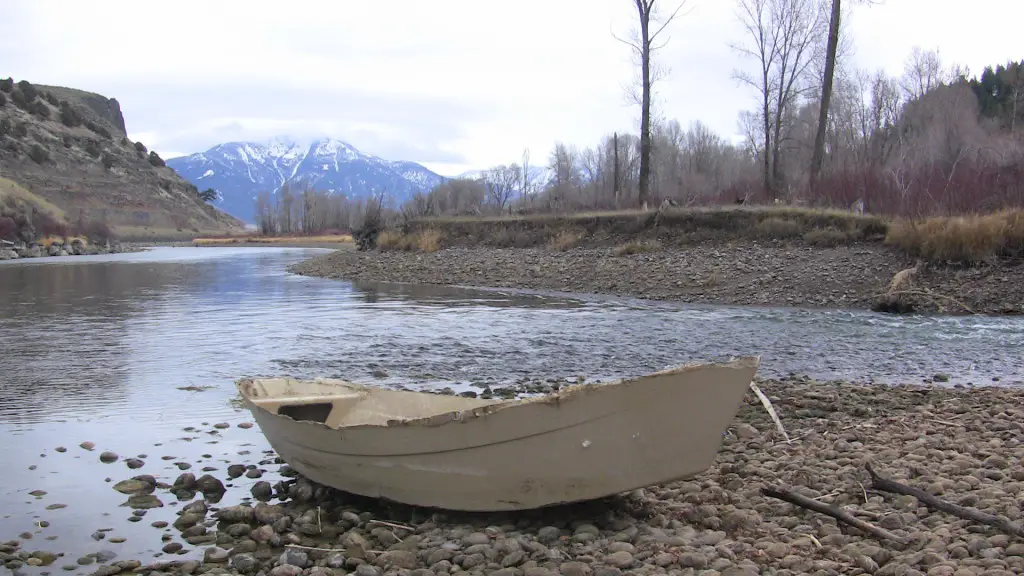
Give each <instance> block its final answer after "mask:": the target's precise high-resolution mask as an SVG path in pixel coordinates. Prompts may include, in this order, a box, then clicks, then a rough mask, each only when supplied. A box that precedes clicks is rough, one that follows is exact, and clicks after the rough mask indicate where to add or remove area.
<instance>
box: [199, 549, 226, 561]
mask: <svg viewBox="0 0 1024 576" xmlns="http://www.w3.org/2000/svg"><path fill="white" fill-rule="evenodd" d="M229 556H230V553H229V552H228V551H227V550H225V549H223V548H220V547H219V546H213V547H211V548H207V549H206V550H205V551H204V552H203V561H204V562H207V563H214V564H219V563H223V562H227V561H228V557H229Z"/></svg>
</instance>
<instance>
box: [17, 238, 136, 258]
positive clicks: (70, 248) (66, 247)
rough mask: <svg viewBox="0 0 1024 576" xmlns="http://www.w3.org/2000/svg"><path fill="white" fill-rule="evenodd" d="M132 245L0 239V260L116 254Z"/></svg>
mask: <svg viewBox="0 0 1024 576" xmlns="http://www.w3.org/2000/svg"><path fill="white" fill-rule="evenodd" d="M134 250H135V249H134V248H132V247H124V246H122V245H121V243H120V242H116V241H115V242H109V241H108V242H105V243H104V244H102V245H100V244H88V243H86V242H85V241H83V240H81V239H79V238H74V239H72V240H70V241H68V242H67V243H65V241H64V240H61V239H57V240H54V241H53V242H50V243H48V244H45V245H44V244H40V243H37V242H30V243H25V242H21V241H18V242H8V241H0V260H17V259H19V258H41V257H44V256H86V255H91V254H116V253H119V252H129V251H134Z"/></svg>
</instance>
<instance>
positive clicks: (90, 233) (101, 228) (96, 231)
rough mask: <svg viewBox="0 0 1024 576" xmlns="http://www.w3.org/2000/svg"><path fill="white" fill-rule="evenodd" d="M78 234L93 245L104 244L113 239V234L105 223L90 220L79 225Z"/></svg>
mask: <svg viewBox="0 0 1024 576" xmlns="http://www.w3.org/2000/svg"><path fill="white" fill-rule="evenodd" d="M78 233H79V234H81V235H83V236H85V237H86V238H88V239H89V241H90V242H92V243H93V244H102V243H106V241H107V240H110V239H113V238H114V232H113V231H112V230H111V229H110V226H107V224H106V222H100V221H98V220H92V221H90V222H87V223H85V224H79V226H78Z"/></svg>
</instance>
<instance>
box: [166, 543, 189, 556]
mask: <svg viewBox="0 0 1024 576" xmlns="http://www.w3.org/2000/svg"><path fill="white" fill-rule="evenodd" d="M182 548H184V546H183V545H182V544H181V543H180V542H171V543H169V544H165V545H164V547H163V548H162V550H163V551H164V552H166V553H167V554H176V553H177V552H178V551H180V550H181V549H182Z"/></svg>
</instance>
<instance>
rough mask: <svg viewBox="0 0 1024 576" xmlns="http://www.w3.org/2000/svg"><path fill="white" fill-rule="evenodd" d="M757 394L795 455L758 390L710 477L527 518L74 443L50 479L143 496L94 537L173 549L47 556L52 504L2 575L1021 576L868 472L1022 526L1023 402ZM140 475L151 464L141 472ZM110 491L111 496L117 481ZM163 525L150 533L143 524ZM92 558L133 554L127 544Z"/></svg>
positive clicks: (863, 392) (822, 390)
mask: <svg viewBox="0 0 1024 576" xmlns="http://www.w3.org/2000/svg"><path fill="white" fill-rule="evenodd" d="M757 382H758V386H759V387H760V388H761V390H762V391H763V392H764V393H765V394H766V395H767V396H768V397H769V398H770V399H771V402H772V404H773V406H774V409H775V410H776V412H777V413H778V416H779V418H780V420H781V422H782V424H783V426H784V427H785V429H786V432H787V434H788V436H789V441H787V440H786V438H784V437H783V436H782V435H781V433H780V432H778V431H777V430H776V428H775V425H774V424H773V422H772V420H771V419H770V417H769V416H768V414H767V413H766V411H765V410H764V408H763V407H762V406H761V404H760V402H759V400H758V399H757V397H756V396H755V395H754V394H753V393H750V392H748V393H747V395H746V396H745V398H744V400H743V402H742V403H741V405H740V407H739V411H738V414H737V416H736V417H735V419H734V420H733V421H732V423H731V424H730V426H729V429H728V431H727V433H726V434H725V436H724V437H723V442H722V446H721V448H720V449H719V451H718V453H717V455H716V457H715V460H714V462H713V463H712V465H711V466H710V467H709V468H708V469H707V470H705V471H703V472H701V473H699V474H697V475H696V476H694V477H692V478H689V479H685V480H682V481H677V482H669V483H665V484H663V485H656V486H650V487H645V488H641V489H638V490H635V491H634V492H632V493H629V494H621V495H617V496H613V497H609V498H605V499H601V500H596V501H589V502H582V503H576V504H569V505H562V506H556V507H552V508H548V509H540V510H532V511H525V512H511V513H510V512H503V513H462V512H454V511H445V510H433V509H424V508H419V507H412V506H407V505H401V504H395V503H387V502H382V501H378V500H374V499H370V498H365V497H360V496H355V495H351V494H344V493H340V492H337V491H335V490H332V489H329V488H326V487H322V486H319V485H317V484H315V483H313V482H311V481H309V480H307V479H305V478H302V477H300V476H299V475H297V474H296V473H295V472H294V470H291V469H290V468H289V467H288V466H287V464H285V463H284V462H283V461H282V460H280V459H279V458H277V457H276V455H275V454H274V453H273V452H263V451H255V452H254V453H252V454H251V455H242V454H248V453H243V452H237V453H236V451H237V450H238V448H237V446H234V445H231V446H225V447H223V448H214V447H210V446H206V447H202V448H197V449H196V450H194V451H190V452H195V454H192V455H191V456H190V457H188V462H185V459H184V458H180V457H179V458H176V459H175V462H176V463H183V465H188V466H193V465H194V466H196V467H198V466H199V465H202V462H204V458H205V457H204V458H200V457H199V456H198V452H202V451H208V452H211V453H212V454H211V455H212V456H213V459H217V460H220V459H223V461H224V462H225V463H228V462H230V463H231V464H230V466H228V467H227V468H226V471H225V468H224V467H222V466H220V465H219V464H218V466H216V467H213V468H212V469H210V470H208V471H204V472H199V471H197V470H196V471H195V472H194V473H193V470H187V471H183V470H180V469H178V468H181V466H175V463H172V462H171V461H166V462H161V460H160V459H158V457H157V455H158V454H159V453H160V452H159V451H157V449H155V448H154V454H153V456H152V457H149V456H141V455H140V456H139V457H138V458H123V459H120V460H118V461H117V462H115V463H103V462H104V460H103V458H104V456H103V454H110V453H111V452H114V453H124V450H123V447H120V446H116V445H109V446H108V445H104V446H95V447H92V446H90V447H88V448H87V450H88V451H86V452H83V451H81V450H80V449H79V448H78V447H75V446H69V447H68V448H67V453H64V449H63V448H58V449H54V448H50V447H42V448H41V450H42V451H43V454H42V455H41V457H43V456H47V458H46V459H45V461H49V462H51V463H52V464H56V462H60V461H62V459H65V458H77V457H78V456H79V455H82V454H85V455H86V457H85V461H84V462H83V464H85V466H86V468H84V469H83V472H85V474H83V477H82V480H81V482H83V483H88V484H89V485H90V486H96V490H107V491H111V490H117V491H119V492H122V493H124V496H123V497H122V498H120V499H124V498H128V502H129V503H130V504H131V508H132V509H135V510H136V511H135V512H133V513H132V514H133V516H132V518H135V519H136V520H131V519H129V520H128V521H125V520H119V519H117V518H118V517H121V518H123V517H124V516H126V515H127V511H125V512H123V513H121V514H115V515H114V516H112V517H107V516H106V515H103V516H102V517H96V518H88V519H86V520H85V525H86V526H90V524H89V523H90V522H95V523H96V526H98V527H99V526H102V527H106V528H105V529H108V530H113V531H114V532H112V535H113V534H117V535H118V536H119V537H126V538H127V539H128V540H129V542H131V543H134V546H135V547H138V546H140V545H141V546H143V547H144V548H151V549H153V550H159V549H161V547H162V548H163V552H164V553H163V554H160V553H157V554H156V556H157V557H156V558H154V557H153V555H151V554H140V555H136V554H124V555H117V554H114V555H113V556H110V555H102V553H97V552H78V553H67V554H61V550H62V548H65V546H67V547H76V548H77V547H78V546H77V540H78V539H83V540H88V533H89V531H90V529H83V530H81V531H80V532H79V534H80V535H79V536H77V537H76V538H75V540H76V543H74V544H73V543H70V542H69V543H67V544H63V545H62V543H63V542H64V539H63V538H62V539H60V540H56V541H50V540H47V539H46V535H47V534H48V533H52V532H53V531H54V530H55V529H56V526H58V525H59V523H60V521H59V520H58V519H59V518H61V517H62V516H61V514H67V512H68V511H72V510H74V509H75V506H74V503H73V502H71V503H70V507H69V508H68V511H64V512H60V511H58V510H52V511H51V510H50V509H49V508H47V509H46V510H45V511H44V507H45V505H46V504H47V503H48V500H42V501H40V503H39V505H38V506H39V511H38V514H33V515H32V516H31V517H28V516H26V518H25V521H26V522H28V523H32V524H34V525H35V526H34V528H33V530H32V532H34V533H35V537H31V536H32V534H31V533H28V534H29V536H19V537H15V535H14V534H10V535H8V534H5V535H0V537H2V538H14V539H12V540H9V541H6V542H0V546H2V547H0V563H3V564H4V565H6V567H7V568H8V569H10V570H19V571H21V572H22V573H25V574H37V573H38V570H40V569H41V570H44V571H45V570H49V571H52V572H54V573H56V571H57V570H59V569H60V568H61V567H63V566H68V567H69V570H70V571H74V572H76V573H79V574H83V573H88V574H94V575H96V576H112V575H113V574H117V573H142V574H150V573H152V574H154V575H157V574H175V575H185V574H197V573H205V572H208V571H210V570H211V569H215V570H218V572H220V573H230V574H256V573H261V572H262V573H265V574H271V575H275V576H298V575H299V574H300V573H301V574H308V575H310V576H337V575H340V574H349V573H355V574H359V575H362V574H365V575H366V576H370V575H371V574H372V575H373V576H386V575H398V574H410V575H411V574H416V575H417V576H428V575H430V574H434V575H443V574H454V573H461V574H467V575H477V574H500V575H501V576H555V575H557V574H573V575H580V576H597V575H598V574H602V575H607V576H618V575H621V574H624V573H635V574H645V575H652V576H653V575H654V574H678V575H683V574H690V573H703V574H708V575H709V576H710V575H713V574H719V575H722V574H730V575H741V574H758V573H765V571H770V572H771V573H774V572H776V571H781V572H779V573H811V572H819V571H820V572H821V573H823V574H840V573H851V572H852V571H858V572H862V573H885V574H904V573H917V572H920V573H930V574H950V575H952V574H954V573H956V574H961V575H963V576H967V575H970V574H982V573H996V572H995V571H1000V570H1001V571H1007V572H1008V571H1015V572H1017V571H1021V570H1024V545H1022V544H1020V543H1019V542H1017V541H1016V540H1015V538H1014V537H1013V536H1010V535H1007V534H1005V533H1002V532H1000V531H999V530H997V529H993V528H991V527H987V526H984V525H982V524H979V523H977V522H973V521H967V520H961V519H958V518H956V517H954V516H952V515H949V514H945V513H942V512H938V511H934V510H931V509H929V508H928V507H927V506H926V505H925V504H924V503H922V502H920V501H918V500H916V499H915V498H913V497H909V496H899V495H894V494H890V493H886V492H882V491H879V490H874V489H872V483H871V479H870V477H869V475H868V474H867V472H866V466H867V465H868V464H869V463H870V464H871V466H872V467H873V468H874V469H875V470H876V471H877V472H878V473H879V474H881V475H883V476H885V477H888V478H891V479H893V480H896V481H899V482H901V483H904V484H907V485H910V486H913V487H917V488H920V489H922V490H925V491H927V492H928V493H930V494H933V495H936V496H938V497H939V498H942V499H945V500H947V501H950V502H956V503H960V504H961V505H964V506H970V507H974V508H977V509H978V510H981V511H984V512H986V513H989V514H1002V515H1005V516H1007V517H1008V518H1009V519H1010V521H1011V522H1017V523H1019V522H1021V519H1022V518H1021V512H1020V508H1019V505H1018V501H1017V495H1018V494H1019V492H1020V490H1021V482H1022V481H1024V468H1022V467H1021V465H1020V463H1019V462H1018V456H1019V452H1020V450H1021V447H1020V446H1021V445H1020V440H1019V437H1018V436H1019V433H1020V431H1021V430H1022V425H1021V423H1020V422H1021V421H1022V418H1021V417H1022V416H1024V392H1022V391H1020V390H1019V389H1013V388H1000V387H992V388H977V389H971V390H967V389H958V388H953V387H942V386H924V385H919V384H910V385H905V386H877V385H871V386H868V385H858V384H851V383H846V382H824V381H811V380H808V379H802V378H790V379H781V380H762V379H757ZM241 414H244V417H243V421H244V422H239V423H236V424H235V425H233V426H231V429H232V430H233V431H234V432H233V434H237V435H239V436H238V442H239V443H244V442H246V437H247V436H248V435H250V434H255V435H258V436H259V435H260V434H261V433H260V431H259V428H258V427H256V426H253V425H252V423H251V415H250V414H249V413H248V412H247V411H243V412H242V413H241ZM214 422H215V421H214V420H211V421H210V422H209V423H204V424H203V425H196V426H194V427H190V428H188V429H187V430H190V432H191V433H192V434H194V435H195V436H196V437H201V436H206V434H207V432H210V433H213V432H215V431H217V430H220V429H221V428H222V427H227V426H228V424H214ZM908 422H913V424H912V425H908ZM222 431H224V432H227V430H226V429H224V430H222ZM255 438H256V436H252V437H250V439H249V441H250V442H251V441H253V440H255ZM168 449H169V450H173V449H172V448H168ZM179 450H180V449H179ZM179 456H180V454H179ZM113 458H115V459H117V457H116V454H115V455H114V456H113ZM197 458H198V459H197ZM213 459H210V460H211V461H212V460H213ZM130 461H135V462H136V464H143V466H142V467H141V469H139V470H138V471H137V472H136V471H135V470H134V469H133V468H132V466H133V464H130V463H129V462H130ZM107 462H109V460H107ZM125 464H128V466H127V467H126V466H125ZM609 465H610V466H612V467H614V465H615V463H614V462H612V463H609ZM111 467H118V468H119V469H115V468H111ZM217 468H220V469H219V470H218V469H217ZM150 474H152V475H150ZM242 475H245V476H246V479H248V478H251V479H252V480H245V479H242V478H241V476H242ZM104 476H106V477H108V478H111V481H109V482H104V481H103V478H104ZM200 476H201V477H200ZM197 477H199V478H197ZM157 478H159V480H157ZM257 480H258V481H257ZM773 486H782V487H785V488H787V489H789V490H791V491H792V492H794V493H797V494H800V495H803V496H805V497H807V498H812V499H816V500H818V501H819V502H822V503H824V504H827V505H834V506H839V507H843V508H845V509H847V510H848V511H849V512H851V513H853V514H855V515H857V517H859V518H861V519H863V520H866V521H867V522H869V523H871V524H872V525H874V526H878V527H881V528H883V529H885V530H888V531H890V532H891V533H893V534H895V535H896V536H897V537H899V538H900V539H901V541H900V542H893V541H888V540H884V539H879V538H878V537H875V536H872V535H869V534H867V533H865V532H862V531H860V530H858V529H854V528H849V527H846V526H840V525H839V523H837V522H836V521H835V520H833V519H832V518H829V517H827V516H825V515H823V514H820V513H817V512H811V511H807V510H803V509H800V508H797V507H795V506H793V505H791V504H788V503H785V502H783V501H781V500H778V499H775V498H772V497H769V496H767V495H765V494H764V493H763V492H762V490H763V489H764V488H766V487H773ZM250 496H251V500H249V501H243V502H242V503H241V504H235V503H236V502H239V501H240V500H245V499H248V498H249V497H250ZM222 500H223V502H222V503H221V504H218V502H221V501H222ZM140 509H141V510H140ZM120 510H123V509H120ZM147 511H148V512H150V514H149V516H148V517H147V518H146V519H145V520H144V521H143V522H137V523H134V524H133V522H136V521H137V520H141V519H142V518H141V517H142V515H143V514H145V512H147ZM51 520H52V521H53V525H52V526H53V527H51V522H50V521H51ZM154 520H157V521H154ZM107 541H108V542H112V537H111V538H108V539H107ZM87 549H95V550H103V549H110V550H118V548H117V546H115V544H114V543H110V544H108V543H103V544H95V545H89V546H88V547H87ZM79 554H83V555H82V557H81V558H79V561H78V562H77V565H76V559H75V557H76V556H77V555H79ZM36 566H38V568H36ZM787 571H788V572H787ZM1004 573H1005V572H1004Z"/></svg>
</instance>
